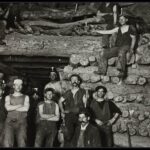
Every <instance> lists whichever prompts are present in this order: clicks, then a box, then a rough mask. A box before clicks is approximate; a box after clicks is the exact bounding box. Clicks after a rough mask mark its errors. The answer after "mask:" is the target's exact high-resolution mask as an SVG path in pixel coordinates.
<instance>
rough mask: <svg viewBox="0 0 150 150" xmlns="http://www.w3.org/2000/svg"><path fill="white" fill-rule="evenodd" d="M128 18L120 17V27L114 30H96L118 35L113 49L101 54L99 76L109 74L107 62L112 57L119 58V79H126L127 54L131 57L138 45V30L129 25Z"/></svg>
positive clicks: (105, 50)
mask: <svg viewBox="0 0 150 150" xmlns="http://www.w3.org/2000/svg"><path fill="white" fill-rule="evenodd" d="M127 22H128V17H127V16H126V15H121V16H120V17H119V23H120V26H119V27H116V28H113V29H112V30H96V31H93V32H97V33H100V34H113V33H117V39H116V44H115V46H114V47H112V48H108V49H104V50H103V51H101V52H100V59H99V60H98V66H99V71H98V72H97V73H99V74H104V75H105V74H106V73H107V61H108V59H110V58H112V57H117V56H118V61H117V69H118V71H119V72H120V74H119V77H120V78H121V79H124V78H125V77H126V73H127V71H126V63H127V60H126V54H127V52H129V54H130V55H129V56H130V57H131V56H132V54H133V53H134V50H135V44H136V29H135V28H134V27H133V26H131V25H128V24H127ZM130 57H129V58H130Z"/></svg>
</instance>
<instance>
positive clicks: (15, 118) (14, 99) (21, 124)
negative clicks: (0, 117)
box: [4, 78, 29, 147]
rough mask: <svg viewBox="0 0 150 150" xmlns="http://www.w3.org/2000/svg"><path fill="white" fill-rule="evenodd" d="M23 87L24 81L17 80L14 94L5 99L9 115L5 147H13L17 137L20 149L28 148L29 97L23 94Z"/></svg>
mask: <svg viewBox="0 0 150 150" xmlns="http://www.w3.org/2000/svg"><path fill="white" fill-rule="evenodd" d="M22 87H23V81H22V79H19V78H17V79H15V80H14V82H13V90H14V92H13V94H10V95H8V96H6V98H5V108H6V110H7V112H8V114H7V118H6V121H5V129H4V147H13V146H14V138H15V137H16V141H17V146H18V147H25V146H26V136H27V135H26V127H27V120H26V118H27V112H28V110H29V97H28V96H27V95H24V94H22V93H21V90H22Z"/></svg>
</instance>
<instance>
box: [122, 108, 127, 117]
mask: <svg viewBox="0 0 150 150" xmlns="http://www.w3.org/2000/svg"><path fill="white" fill-rule="evenodd" d="M128 116H129V112H128V111H127V110H124V111H123V112H122V117H123V118H128Z"/></svg>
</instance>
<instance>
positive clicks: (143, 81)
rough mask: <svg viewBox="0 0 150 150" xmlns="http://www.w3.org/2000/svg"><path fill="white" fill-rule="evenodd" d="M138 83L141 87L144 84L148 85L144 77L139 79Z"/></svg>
mask: <svg viewBox="0 0 150 150" xmlns="http://www.w3.org/2000/svg"><path fill="white" fill-rule="evenodd" d="M137 83H138V84H139V85H144V84H146V78H144V77H139V79H138V81H137Z"/></svg>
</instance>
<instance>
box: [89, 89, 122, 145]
mask: <svg viewBox="0 0 150 150" xmlns="http://www.w3.org/2000/svg"><path fill="white" fill-rule="evenodd" d="M106 93H107V89H106V88H105V87H104V86H98V87H96V89H95V93H94V94H93V95H94V96H93V100H92V102H91V104H90V109H91V114H92V119H93V121H94V122H95V123H96V125H97V127H98V129H99V133H100V136H101V140H102V147H112V146H113V134H112V124H113V123H114V122H115V121H116V120H117V118H118V117H119V115H121V114H122V113H121V111H120V109H119V108H118V107H117V106H116V105H115V104H114V103H113V102H112V101H111V100H108V99H107V98H106V97H105V95H106Z"/></svg>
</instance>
